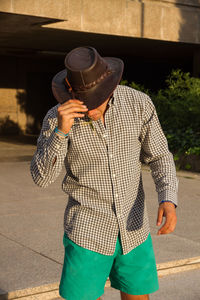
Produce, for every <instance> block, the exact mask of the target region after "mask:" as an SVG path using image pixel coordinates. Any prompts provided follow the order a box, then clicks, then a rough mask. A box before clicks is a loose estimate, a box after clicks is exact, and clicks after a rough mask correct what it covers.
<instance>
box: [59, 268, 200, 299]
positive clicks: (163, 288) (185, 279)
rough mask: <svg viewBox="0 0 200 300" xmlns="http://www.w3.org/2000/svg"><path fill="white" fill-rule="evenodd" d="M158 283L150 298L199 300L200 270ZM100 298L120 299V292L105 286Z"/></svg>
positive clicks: (172, 276) (170, 276)
mask: <svg viewBox="0 0 200 300" xmlns="http://www.w3.org/2000/svg"><path fill="white" fill-rule="evenodd" d="M159 285H160V288H159V290H158V291H157V292H155V293H153V294H151V295H150V300H199V299H200V270H194V271H188V272H183V273H179V274H176V275H169V276H167V277H164V278H160V280H159ZM57 299H59V298H57ZM60 299H62V298H60ZM102 300H120V292H119V291H117V290H115V289H113V288H107V289H105V293H104V295H103V296H102Z"/></svg>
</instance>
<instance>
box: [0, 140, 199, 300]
mask: <svg viewBox="0 0 200 300" xmlns="http://www.w3.org/2000/svg"><path fill="white" fill-rule="evenodd" d="M34 142H35V139H34ZM34 150H35V145H34V143H33V142H32V140H31V139H30V140H29V143H28V144H27V141H23V140H21V141H19V140H18V141H16V140H15V141H13V140H12V141H11V140H6V139H4V140H0V184H1V196H0V198H1V200H0V253H1V255H0V270H1V272H0V299H16V298H19V297H23V299H27V300H28V299H53V298H54V299H55V298H56V297H58V291H57V288H58V282H59V280H60V274H61V271H62V264H63V254H64V252H63V246H62V234H63V215H64V209H65V206H66V201H67V199H66V195H65V194H64V193H63V192H62V191H61V181H62V178H63V175H64V170H63V172H62V174H61V175H60V176H59V178H58V179H57V180H56V182H55V183H53V184H52V185H50V186H49V187H47V188H46V189H40V188H38V187H37V186H35V185H34V183H33V182H32V179H31V176H30V172H29V165H30V158H31V157H32V154H33V152H34ZM178 177H179V204H180V206H179V207H178V208H177V215H178V225H177V228H176V230H175V232H174V233H173V234H170V235H166V236H156V232H157V228H156V226H155V223H156V214H157V195H156V192H155V187H154V184H153V181H152V179H151V175H150V172H149V170H148V168H144V170H143V179H144V188H145V193H146V201H147V206H148V212H149V220H150V226H151V233H152V239H153V242H154V249H155V254H156V260H157V264H158V267H159V268H160V269H162V272H164V273H165V275H166V274H170V273H175V272H177V271H182V270H188V269H190V270H191V269H194V268H197V270H192V271H188V272H181V273H177V274H174V275H169V276H167V277H166V276H165V277H162V278H160V286H161V289H160V291H158V292H156V293H155V294H153V295H152V297H151V299H152V300H154V299H155V300H157V299H158V298H159V299H165V300H168V299H170V300H171V299H174V300H176V299H177V300H178V299H187V300H188V299H189V300H192V299H195V300H196V299H200V296H199V295H200V271H199V270H198V268H199V267H200V260H199V259H200V234H199V228H200V218H199V211H200V175H199V174H193V173H189V172H178ZM193 258H195V259H193ZM190 259H191V260H190ZM172 261H173V264H172V265H171V262H172ZM166 263H167V265H166ZM178 267H179V269H178ZM166 270H167V271H166ZM159 272H160V275H161V274H162V276H163V274H164V273H161V271H159ZM181 291H182V293H183V292H184V295H187V293H189V292H191V293H192V294H191V297H190V298H189V296H188V298H178V297H179V296H178V295H179V294H180V295H181ZM173 293H174V294H173ZM3 295H4V296H3ZM195 295H196V296H195ZM48 297H49V298H48ZM103 297H104V298H103V299H106V300H108V299H116V300H117V299H118V298H119V293H118V292H117V291H115V290H113V289H111V288H106V289H105V295H104V296H103ZM117 297H118V298H117ZM184 297H185V296H184ZM192 297H193V298H192ZM195 297H196V298H195ZM198 297H199V298H198Z"/></svg>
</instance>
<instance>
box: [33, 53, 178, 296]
mask: <svg viewBox="0 0 200 300" xmlns="http://www.w3.org/2000/svg"><path fill="white" fill-rule="evenodd" d="M65 67H66V69H65V70H63V71H61V72H59V73H58V74H56V76H55V77H54V78H53V82H52V88H53V93H54V96H55V98H56V99H57V100H58V102H59V103H60V104H58V105H57V106H55V107H53V108H52V109H51V110H49V112H48V113H47V115H46V117H45V118H44V121H43V126H42V130H41V133H40V136H39V138H38V145H37V151H36V153H35V155H34V157H33V160H32V163H31V173H32V177H33V180H34V182H35V183H36V184H38V185H39V186H41V187H46V186H47V185H48V184H49V183H51V182H53V181H54V180H55V179H56V177H57V176H58V174H59V173H60V171H61V169H62V166H63V165H64V164H65V168H66V176H65V178H64V180H63V183H62V188H63V191H64V192H66V193H67V194H68V203H67V206H66V210H65V215H64V237H63V243H64V246H65V258H64V265H63V271H62V277H61V282H60V288H59V292H60V295H61V296H62V297H63V298H65V299H67V300H84V299H87V300H95V299H100V296H101V295H102V294H103V292H104V285H105V282H106V279H107V278H108V276H109V277H110V281H111V285H112V286H113V287H114V288H116V289H119V290H120V291H121V298H122V299H123V300H125V299H126V300H147V299H149V296H148V294H150V293H153V292H155V291H156V290H157V289H158V279H157V271H156V264H155V257H154V252H153V247H152V241H151V236H150V230H149V223H148V216H147V211H146V204H145V201H144V192H143V186H142V176H141V162H145V163H148V164H149V165H150V168H151V172H152V176H153V179H154V182H155V185H156V190H157V192H158V202H159V208H158V219H157V225H158V226H160V225H161V224H162V222H163V217H164V216H165V218H166V219H165V222H164V224H163V225H162V226H161V228H160V229H159V230H158V234H166V233H170V232H172V231H173V230H174V229H175V226H176V211H175V207H176V204H177V199H176V194H177V180H176V172H175V166H174V162H173V157H172V155H171V153H170V152H169V150H168V146H167V141H166V138H165V136H164V134H163V132H162V130H161V127H160V124H159V121H158V118H157V114H156V111H155V107H154V105H153V103H152V102H151V100H150V99H149V97H148V96H147V95H145V94H143V93H141V92H139V91H136V90H134V89H131V88H129V87H126V86H119V85H118V84H119V82H120V79H121V77H122V72H123V62H122V61H121V60H120V59H118V58H113V57H104V58H102V57H101V56H100V55H99V54H98V52H97V51H96V50H95V49H94V48H92V47H79V48H76V49H73V50H72V51H71V52H69V53H68V55H67V56H66V58H65Z"/></svg>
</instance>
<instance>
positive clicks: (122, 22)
mask: <svg viewBox="0 0 200 300" xmlns="http://www.w3.org/2000/svg"><path fill="white" fill-rule="evenodd" d="M30 2H31V5H30ZM0 10H1V11H5V12H12V13H17V14H27V15H35V16H45V17H52V18H58V19H61V20H62V21H61V22H59V23H55V24H51V25H46V26H47V27H52V28H60V29H67V30H76V31H85V32H94V33H104V34H105V33H106V34H112V35H121V36H129V37H143V38H150V39H159V40H166V41H181V42H189V43H197V44H199V43H200V34H199V32H200V24H199V23H200V22H199V19H200V1H199V0H193V1H192V0H163V1H159V0H93V1H90V0H76V1H74V0H59V1H54V0H32V1H30V0H28V1H25V0H1V3H0Z"/></svg>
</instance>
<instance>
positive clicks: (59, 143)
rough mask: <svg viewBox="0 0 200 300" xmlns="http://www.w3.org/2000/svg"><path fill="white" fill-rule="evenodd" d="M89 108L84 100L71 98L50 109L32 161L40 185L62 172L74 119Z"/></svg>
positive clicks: (32, 172) (49, 181) (80, 116)
mask: <svg viewBox="0 0 200 300" xmlns="http://www.w3.org/2000/svg"><path fill="white" fill-rule="evenodd" d="M87 110H88V109H87V108H86V106H85V105H83V102H82V101H79V100H76V99H71V100H69V101H67V102H65V103H63V104H62V105H60V106H55V107H53V108H52V109H50V110H49V111H48V113H47V115H46V116H45V118H44V120H43V124H42V130H41V132H40V136H39V138H38V142H37V151H36V153H35V155H34V157H33V159H32V161H31V175H32V177H33V180H34V182H35V183H36V184H37V185H39V186H40V187H46V186H48V184H49V183H52V182H53V181H55V179H56V178H57V176H58V175H59V173H60V172H61V169H62V166H63V164H64V159H65V156H66V154H67V146H68V133H69V131H70V129H71V127H72V125H73V123H74V119H75V118H82V117H84V113H86V112H87ZM55 129H57V130H55ZM55 131H56V132H55Z"/></svg>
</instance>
